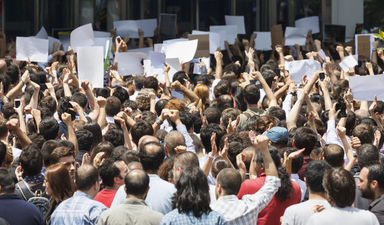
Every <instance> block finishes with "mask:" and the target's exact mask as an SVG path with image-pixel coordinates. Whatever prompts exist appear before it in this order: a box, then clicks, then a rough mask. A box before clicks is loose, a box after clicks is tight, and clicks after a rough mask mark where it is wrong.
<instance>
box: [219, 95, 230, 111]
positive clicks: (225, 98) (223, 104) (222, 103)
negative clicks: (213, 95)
mask: <svg viewBox="0 0 384 225" xmlns="http://www.w3.org/2000/svg"><path fill="white" fill-rule="evenodd" d="M233 107H234V102H233V98H232V96H231V95H229V94H227V95H220V96H219V97H218V98H217V105H216V108H217V109H218V110H219V111H220V112H223V111H224V110H225V109H228V108H233Z"/></svg>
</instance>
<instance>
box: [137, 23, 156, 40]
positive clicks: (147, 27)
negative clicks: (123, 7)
mask: <svg viewBox="0 0 384 225" xmlns="http://www.w3.org/2000/svg"><path fill="white" fill-rule="evenodd" d="M156 27H157V19H144V20H139V28H140V29H141V30H142V31H144V37H153V35H154V31H155V29H156Z"/></svg>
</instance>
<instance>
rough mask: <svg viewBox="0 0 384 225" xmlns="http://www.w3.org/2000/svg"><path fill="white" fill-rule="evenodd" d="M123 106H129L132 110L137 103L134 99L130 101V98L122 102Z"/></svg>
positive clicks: (135, 107)
mask: <svg viewBox="0 0 384 225" xmlns="http://www.w3.org/2000/svg"><path fill="white" fill-rule="evenodd" d="M123 106H124V108H127V107H129V108H131V109H132V110H137V104H136V101H132V100H129V99H128V100H126V101H125V102H124V103H123Z"/></svg>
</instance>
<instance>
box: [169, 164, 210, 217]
mask: <svg viewBox="0 0 384 225" xmlns="http://www.w3.org/2000/svg"><path fill="white" fill-rule="evenodd" d="M175 187H176V189H177V191H176V193H175V196H174V197H173V205H172V208H173V209H177V210H178V212H179V213H187V214H188V213H190V212H191V211H192V213H193V215H194V216H195V217H201V216H202V215H203V213H205V214H208V213H210V212H211V211H212V210H211V207H209V203H210V197H209V186H208V180H207V177H206V176H205V174H204V172H203V171H202V170H201V169H200V168H199V167H187V168H185V169H184V170H183V171H182V172H181V174H180V176H179V177H178V179H177V180H176V183H175Z"/></svg>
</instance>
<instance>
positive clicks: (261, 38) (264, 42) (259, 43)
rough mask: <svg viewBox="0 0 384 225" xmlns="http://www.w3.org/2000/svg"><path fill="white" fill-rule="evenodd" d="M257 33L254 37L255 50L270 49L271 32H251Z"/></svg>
mask: <svg viewBox="0 0 384 225" xmlns="http://www.w3.org/2000/svg"><path fill="white" fill-rule="evenodd" d="M253 33H254V34H257V36H256V38H255V49H257V50H272V40H271V32H258V31H255V32H253Z"/></svg>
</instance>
